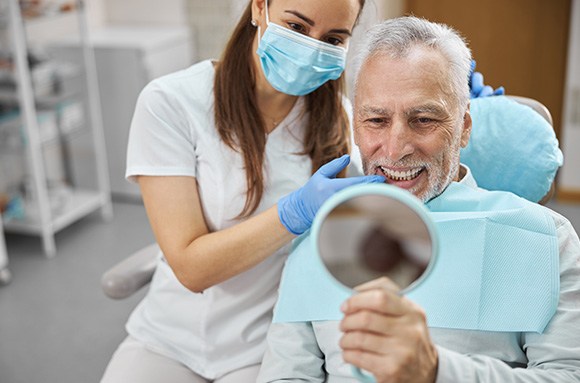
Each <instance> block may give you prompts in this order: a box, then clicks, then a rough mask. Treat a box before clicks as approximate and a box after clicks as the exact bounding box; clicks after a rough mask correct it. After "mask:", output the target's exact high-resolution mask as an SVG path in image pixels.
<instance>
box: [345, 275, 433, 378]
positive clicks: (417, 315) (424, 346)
mask: <svg viewBox="0 0 580 383" xmlns="http://www.w3.org/2000/svg"><path fill="white" fill-rule="evenodd" d="M356 290H357V291H358V293H357V294H355V295H353V296H352V297H351V298H349V299H348V300H347V301H346V302H345V303H344V304H343V305H342V311H343V312H344V314H345V316H344V319H343V320H342V321H341V323H340V329H341V331H342V332H344V334H343V336H342V338H341V340H340V347H341V348H342V349H343V353H342V354H343V358H344V361H345V362H347V363H350V364H352V365H355V366H357V367H359V368H361V369H364V370H366V371H368V372H370V373H372V374H373V375H374V377H375V379H376V381H377V383H387V382H388V383H391V382H392V383H394V382H396V383H407V382H409V383H433V382H435V379H436V376H437V363H438V358H437V349H436V348H435V345H433V343H432V342H431V338H430V336H429V330H428V329H427V320H426V317H425V312H424V311H423V310H422V309H421V307H419V306H418V305H416V304H415V303H413V302H411V301H410V300H408V299H406V298H405V297H402V296H400V295H398V294H397V291H398V288H397V286H396V285H394V283H393V282H391V281H390V280H388V279H387V278H380V279H377V280H374V281H371V282H369V283H365V284H363V285H360V286H358V287H357V288H356Z"/></svg>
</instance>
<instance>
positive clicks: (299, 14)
mask: <svg viewBox="0 0 580 383" xmlns="http://www.w3.org/2000/svg"><path fill="white" fill-rule="evenodd" d="M284 12H286V13H290V14H292V15H294V16H296V17H298V18H300V19H302V20H304V21H305V22H306V23H308V24H309V25H310V26H311V27H313V26H314V24H315V23H314V20H312V19H309V18H308V17H306V16H304V15H303V14H302V13H300V12H298V11H293V10H286V11H284Z"/></svg>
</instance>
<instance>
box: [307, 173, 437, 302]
mask: <svg viewBox="0 0 580 383" xmlns="http://www.w3.org/2000/svg"><path fill="white" fill-rule="evenodd" d="M312 235H313V238H314V243H315V246H316V247H317V251H318V254H319V255H320V257H321V259H322V261H323V263H324V265H325V266H326V268H327V269H328V271H329V272H330V273H331V274H332V276H333V277H334V278H336V279H337V280H338V281H339V282H341V283H342V284H344V285H346V286H348V287H351V288H353V287H355V286H358V285H360V284H362V283H365V282H368V281H371V280H373V279H377V278H380V277H387V278H389V279H390V280H391V281H393V282H394V283H396V284H397V285H398V286H399V288H400V294H404V293H405V292H407V291H409V290H410V289H412V288H413V287H414V286H416V285H418V284H419V283H420V282H421V281H422V280H423V279H424V278H425V277H426V276H427V274H428V273H429V272H430V270H431V269H432V267H433V264H434V261H435V257H436V254H437V251H436V250H437V241H436V235H435V226H434V224H433V222H432V220H431V217H430V216H429V214H428V211H427V209H426V208H425V206H424V205H423V203H422V202H421V201H420V200H419V199H417V198H416V197H415V196H413V195H412V194H411V193H409V192H407V191H406V190H403V189H400V188H397V187H395V186H390V185H387V184H373V185H369V184H367V185H357V186H353V187H349V188H347V189H345V190H343V191H341V192H339V193H337V194H336V195H334V196H333V197H332V198H330V199H329V200H328V201H327V202H326V203H325V204H324V205H323V206H322V207H321V209H320V211H319V212H318V214H317V215H316V218H315V219H314V222H313V225H312Z"/></svg>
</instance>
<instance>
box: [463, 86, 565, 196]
mask: <svg viewBox="0 0 580 383" xmlns="http://www.w3.org/2000/svg"><path fill="white" fill-rule="evenodd" d="M471 118H472V120H473V127H472V131H471V138H470V139H469V143H468V145H467V147H465V148H464V149H462V150H461V162H462V163H464V164H465V165H467V166H469V168H470V169H471V171H472V173H473V176H474V177H475V180H476V181H477V184H478V185H479V186H480V187H482V188H484V189H488V190H504V191H510V192H512V193H514V194H517V195H519V196H520V197H523V198H526V199H528V200H530V201H533V202H538V201H540V200H541V199H542V197H544V196H545V195H546V194H547V193H548V191H549V190H550V187H551V185H552V182H553V181H554V177H555V176H556V172H557V170H558V168H559V167H560V166H562V163H563V156H562V152H561V151H560V148H559V147H558V139H557V138H556V134H555V133H554V129H552V126H551V125H550V123H548V122H547V121H546V120H545V119H544V118H543V117H542V116H540V115H539V114H538V113H536V112H535V111H534V110H533V109H532V108H530V107H528V106H525V105H522V104H519V103H517V102H516V101H513V100H510V99H509V98H508V97H505V96H494V97H484V98H476V99H472V100H471Z"/></svg>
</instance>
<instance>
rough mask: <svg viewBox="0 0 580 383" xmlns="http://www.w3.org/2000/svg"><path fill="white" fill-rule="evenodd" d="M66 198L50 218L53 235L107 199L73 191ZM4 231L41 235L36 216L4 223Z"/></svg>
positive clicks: (83, 191)
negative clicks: (63, 203) (64, 202)
mask: <svg viewBox="0 0 580 383" xmlns="http://www.w3.org/2000/svg"><path fill="white" fill-rule="evenodd" d="M68 198H69V199H68V201H67V202H66V204H65V205H64V206H63V207H62V208H61V209H59V210H60V211H58V212H56V213H55V214H54V215H53V217H52V224H51V226H52V231H53V232H55V233H56V232H58V231H60V230H62V229H63V228H65V227H67V226H68V225H70V224H71V223H73V222H75V221H78V220H79V219H81V218H83V217H85V216H86V215H88V214H90V213H92V212H95V211H97V210H98V209H100V208H101V207H103V205H105V203H107V198H108V197H106V196H104V195H103V194H101V193H98V192H94V191H87V190H75V191H73V192H72V194H71V195H70V197H68ZM4 230H5V231H6V232H9V233H19V234H42V225H41V223H40V222H39V217H38V215H35V216H25V217H24V218H22V219H12V220H10V221H8V222H4Z"/></svg>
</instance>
